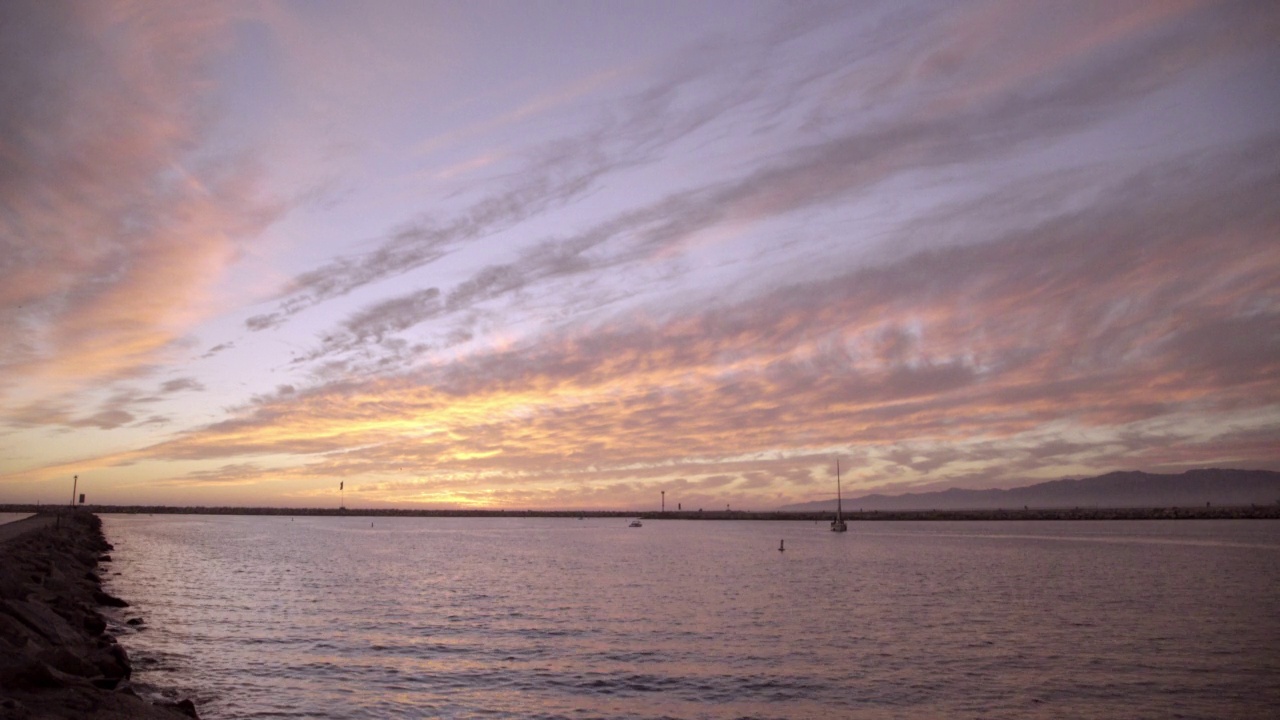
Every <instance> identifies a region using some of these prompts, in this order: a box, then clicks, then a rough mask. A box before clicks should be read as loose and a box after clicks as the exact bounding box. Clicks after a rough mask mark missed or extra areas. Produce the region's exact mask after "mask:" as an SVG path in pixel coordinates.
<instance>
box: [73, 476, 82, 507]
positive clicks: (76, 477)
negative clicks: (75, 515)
mask: <svg viewBox="0 0 1280 720" xmlns="http://www.w3.org/2000/svg"><path fill="white" fill-rule="evenodd" d="M79 484H80V476H79V475H72V476H71V509H72V510H74V509H75V507H76V486H77V485H79Z"/></svg>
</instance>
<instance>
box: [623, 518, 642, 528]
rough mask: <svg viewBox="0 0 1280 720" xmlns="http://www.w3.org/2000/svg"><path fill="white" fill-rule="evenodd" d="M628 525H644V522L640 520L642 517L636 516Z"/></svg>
mask: <svg viewBox="0 0 1280 720" xmlns="http://www.w3.org/2000/svg"><path fill="white" fill-rule="evenodd" d="M627 527H644V523H642V522H640V518H636V519H635V520H632V521H631V524H630V525H628V526H627Z"/></svg>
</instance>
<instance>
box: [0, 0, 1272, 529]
mask: <svg viewBox="0 0 1280 720" xmlns="http://www.w3.org/2000/svg"><path fill="white" fill-rule="evenodd" d="M1277 78H1280V4H1277V3H1274V2H1268V1H1265V0H1264V1H1259V2H1182V1H1179V0H1158V1H1156V2H1137V1H1133V2H1130V1H1124V2H1056V1H1054V2H1028V1H1026V0H1013V1H1011V2H965V3H944V2H923V3H914V2H904V1H902V0H892V1H890V2H883V3H879V2H836V3H821V2H806V3H792V2H787V3H775V2H747V1H745V0H734V1H732V2H711V1H707V2H687V1H683V0H682V1H680V2H669V3H668V2H658V1H654V2H640V3H637V2H608V1H605V2H535V1H523V0H522V1H521V2H487V1H478V2H452V3H432V2H418V1H414V2H403V3H399V2H378V3H344V2H324V1H307V2H237V3H203V2H192V3H183V2H172V3H153V2H108V1H105V0H104V1H101V2H98V1H95V2H88V1H85V2H46V1H45V0H38V1H35V0H11V1H9V2H5V3H3V6H2V7H0V338H2V340H3V342H0V502H15V503H17V502H21V503H26V502H43V503H55V502H68V501H69V500H70V498H71V491H72V487H73V483H77V484H78V485H77V487H78V490H79V491H80V492H84V493H86V496H87V499H88V501H89V502H96V503H104V504H147V505H206V506H240V505H255V506H278V507H330V506H337V505H339V504H342V503H345V505H346V506H347V507H404V508H411V507H430V508H495V509H497V508H512V509H539V508H563V509H597V508H598V509H633V508H634V509H642V510H647V509H656V508H657V507H659V505H660V503H661V502H662V501H663V499H665V502H666V506H667V507H668V508H671V507H672V506H677V505H678V506H680V507H682V508H684V509H694V508H708V509H709V508H715V509H720V508H722V507H731V508H732V509H768V508H773V507H778V506H781V505H784V504H788V503H796V502H807V501H812V500H820V499H827V498H831V497H833V496H834V494H835V472H836V467H835V466H836V462H837V461H838V462H839V463H840V472H841V482H842V488H843V491H844V492H845V493H846V494H853V495H856V494H862V493H866V492H887V493H901V492H918V491H923V490H933V489H940V488H945V487H964V488H995V487H1013V486H1018V485H1025V484H1029V483H1032V482H1039V481H1043V480H1051V479H1058V478H1062V477H1083V476H1088V475H1095V474H1101V473H1105V472H1108V471H1112V470H1142V471H1147V472H1181V471H1183V470H1186V469H1190V468H1198V467H1234V468H1250V469H1270V470H1280V120H1277V118H1280V81H1278V80H1277ZM340 484H341V489H340Z"/></svg>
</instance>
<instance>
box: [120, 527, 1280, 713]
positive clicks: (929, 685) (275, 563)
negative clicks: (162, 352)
mask: <svg viewBox="0 0 1280 720" xmlns="http://www.w3.org/2000/svg"><path fill="white" fill-rule="evenodd" d="M104 520H105V522H106V532H107V535H108V538H109V539H110V540H111V542H113V543H114V544H115V550H114V551H113V552H112V555H113V557H114V558H115V562H114V563H113V567H112V573H111V575H110V578H109V583H110V588H111V591H112V592H113V593H115V594H117V595H120V596H122V597H125V598H126V599H128V600H130V601H132V602H133V603H134V606H133V607H131V608H127V609H125V610H123V611H122V613H121V615H120V617H119V618H118V619H119V620H121V621H123V620H125V619H126V618H129V617H132V616H134V615H140V616H142V617H143V618H144V619H145V621H146V625H144V626H143V627H145V628H146V629H145V630H143V631H140V632H132V631H131V629H130V628H129V626H127V625H119V626H117V629H118V630H119V631H120V632H122V633H123V635H122V636H121V641H122V642H123V643H124V644H125V646H126V647H127V648H128V649H129V651H130V653H131V655H132V656H133V658H134V661H135V666H136V674H135V681H137V682H138V683H139V685H140V687H141V688H142V689H143V690H146V689H148V688H150V687H160V688H170V689H172V690H175V691H177V692H178V693H179V694H181V695H183V696H191V697H194V699H195V700H196V701H197V704H198V705H199V708H200V714H201V716H202V717H203V718H206V720H217V719H219V718H241V717H314V718H383V717H458V718H467V717H485V718H507V717H510V718H526V717H545V718H561V717H563V718H596V717H601V718H652V717H674V718H739V717H751V718H809V717H849V718H864V717H865V718H889V717H893V718H896V717H903V718H915V717H926V716H938V717H942V716H946V717H974V718H976V717H983V718H1001V717H1008V718H1027V717H1032V718H1034V717H1043V718H1050V717H1054V718H1056V717H1064V716H1071V717H1135V718H1139V717H1150V718H1165V717H1205V718H1210V717H1212V718H1222V717H1263V716H1269V715H1270V714H1271V713H1272V712H1273V711H1274V708H1275V707H1277V706H1280V650H1278V648H1280V593H1277V590H1276V588H1277V587H1280V582H1278V581H1280V523H1274V522H1269V521H1144V522H1006V523H986V522H981V523H980V522H970V523H940V522H939V523H887V522H884V523H854V524H851V526H850V531H849V532H848V533H847V534H844V535H840V534H836V533H831V532H828V531H827V529H826V526H825V525H824V524H810V523H794V522H792V523H770V522H696V521H665V522H664V521H657V520H654V521H646V522H645V526H644V527H643V528H639V529H630V528H627V527H626V521H625V520H621V519H618V520H614V519H587V520H573V519H541V518H530V519H475V518H467V519H462V518H394V519H392V518H377V519H374V520H372V521H371V520H370V519H369V518H337V517H331V518H297V519H296V520H290V519H289V518H287V517H225V516H217V517H214V516H204V517H197V516H156V517H143V516H126V515H108V516H105V517H104ZM371 522H372V526H371V525H370V523H371ZM783 538H785V539H786V551H785V552H778V550H777V547H778V542H779V540H780V539H783Z"/></svg>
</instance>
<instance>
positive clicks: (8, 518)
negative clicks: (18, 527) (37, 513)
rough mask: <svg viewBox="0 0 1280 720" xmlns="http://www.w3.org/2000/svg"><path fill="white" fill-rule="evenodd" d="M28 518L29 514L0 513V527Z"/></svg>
mask: <svg viewBox="0 0 1280 720" xmlns="http://www.w3.org/2000/svg"><path fill="white" fill-rule="evenodd" d="M29 517H31V513H10V512H0V525H8V524H9V523H11V522H17V521H19V520H22V519H23V518H29Z"/></svg>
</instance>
